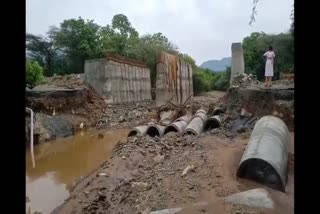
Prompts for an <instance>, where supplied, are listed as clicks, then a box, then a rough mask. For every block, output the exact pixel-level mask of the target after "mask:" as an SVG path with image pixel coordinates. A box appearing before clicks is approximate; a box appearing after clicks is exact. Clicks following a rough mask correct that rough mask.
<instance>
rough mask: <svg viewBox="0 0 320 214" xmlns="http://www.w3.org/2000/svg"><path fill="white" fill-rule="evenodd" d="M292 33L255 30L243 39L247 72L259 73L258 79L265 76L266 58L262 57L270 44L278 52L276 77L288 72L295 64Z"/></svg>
mask: <svg viewBox="0 0 320 214" xmlns="http://www.w3.org/2000/svg"><path fill="white" fill-rule="evenodd" d="M293 42H294V41H293V37H292V34H290V33H281V34H277V35H268V34H265V33H263V32H261V33H258V32H254V33H252V34H251V35H250V36H248V37H245V38H244V39H243V43H242V44H243V51H244V53H243V55H244V61H245V64H246V66H245V69H246V73H251V74H254V75H257V78H258V80H262V79H263V78H264V67H265V60H264V58H263V57H262V56H263V54H264V53H265V52H266V50H267V48H268V46H270V45H271V46H273V48H274V49H275V53H276V59H275V64H274V72H275V79H278V78H279V75H280V73H281V72H288V71H289V70H291V69H292V68H293V65H294V45H293Z"/></svg>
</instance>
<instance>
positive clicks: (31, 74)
mask: <svg viewBox="0 0 320 214" xmlns="http://www.w3.org/2000/svg"><path fill="white" fill-rule="evenodd" d="M42 79H43V68H42V67H41V66H40V65H39V63H38V62H37V61H32V60H28V61H26V86H27V87H29V88H33V87H34V86H36V85H37V84H38V83H39V82H40V81H41V80H42Z"/></svg>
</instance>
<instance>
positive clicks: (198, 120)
mask: <svg viewBox="0 0 320 214" xmlns="http://www.w3.org/2000/svg"><path fill="white" fill-rule="evenodd" d="M206 120H207V115H206V112H205V111H204V110H198V111H197V112H196V114H195V115H194V116H193V117H192V119H191V121H190V123H189V124H188V126H187V128H186V129H185V130H184V135H185V134H193V135H200V134H201V132H202V130H203V127H204V123H205V122H206Z"/></svg>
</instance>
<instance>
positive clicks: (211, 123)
mask: <svg viewBox="0 0 320 214" xmlns="http://www.w3.org/2000/svg"><path fill="white" fill-rule="evenodd" d="M220 126H221V124H220V122H219V121H217V120H216V119H209V120H207V123H206V125H205V126H204V129H203V130H204V131H210V130H212V129H216V128H219V127H220Z"/></svg>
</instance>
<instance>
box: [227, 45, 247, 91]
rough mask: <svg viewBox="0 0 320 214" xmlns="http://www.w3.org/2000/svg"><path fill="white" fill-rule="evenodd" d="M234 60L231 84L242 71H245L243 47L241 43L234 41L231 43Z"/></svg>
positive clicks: (232, 61)
mask: <svg viewBox="0 0 320 214" xmlns="http://www.w3.org/2000/svg"><path fill="white" fill-rule="evenodd" d="M231 52H232V60H231V76H230V85H231V84H232V82H233V79H234V78H235V77H236V76H237V75H238V74H241V73H244V59H243V49H242V45H241V43H232V45H231Z"/></svg>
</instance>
